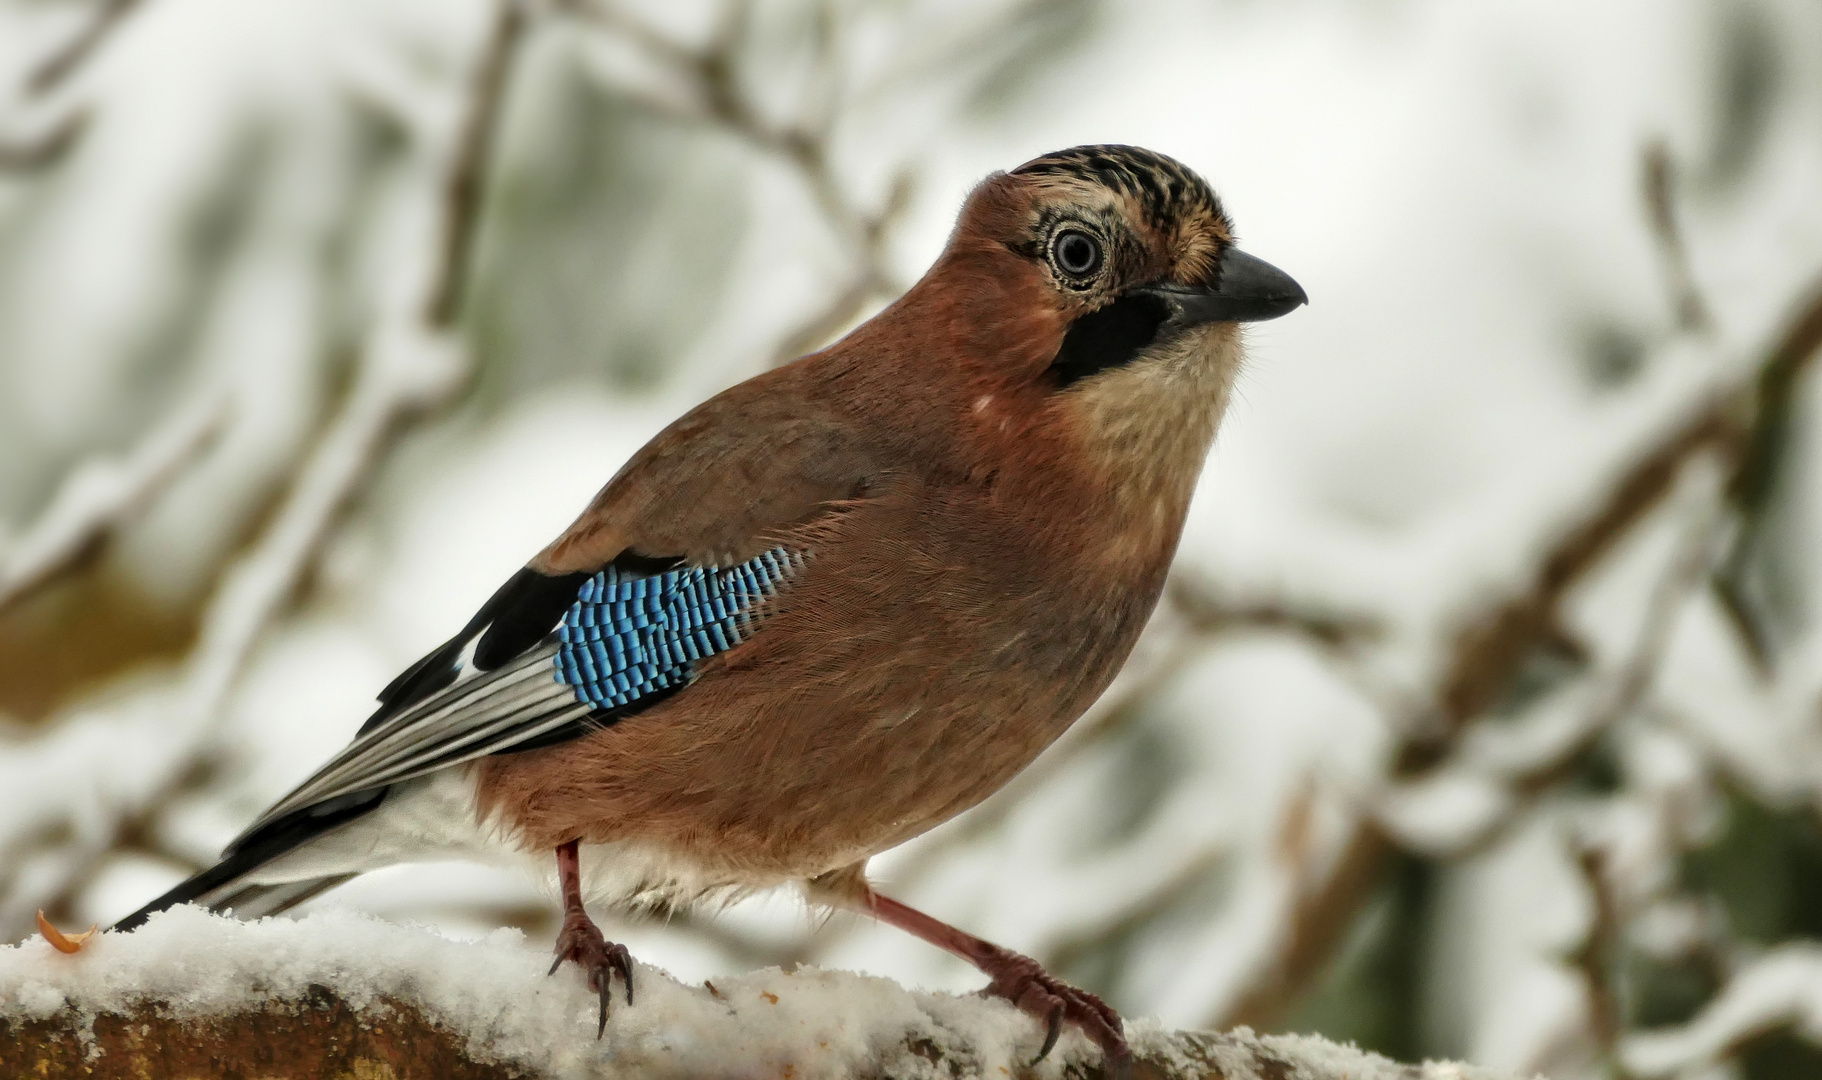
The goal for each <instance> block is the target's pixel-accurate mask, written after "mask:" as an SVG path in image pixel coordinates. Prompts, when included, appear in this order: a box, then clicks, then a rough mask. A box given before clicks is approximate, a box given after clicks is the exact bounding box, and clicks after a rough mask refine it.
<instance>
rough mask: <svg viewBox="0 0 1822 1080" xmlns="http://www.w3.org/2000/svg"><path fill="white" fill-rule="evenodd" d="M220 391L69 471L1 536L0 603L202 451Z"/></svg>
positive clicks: (220, 405)
mask: <svg viewBox="0 0 1822 1080" xmlns="http://www.w3.org/2000/svg"><path fill="white" fill-rule="evenodd" d="M227 413H228V402H227V399H226V398H225V396H224V395H222V394H221V393H219V392H214V391H211V392H207V393H204V394H201V395H199V396H197V397H196V398H195V399H193V400H190V401H186V402H185V403H183V405H182V406H181V407H179V408H178V409H177V410H176V411H174V412H173V413H172V414H171V415H170V416H169V417H168V418H166V419H165V421H164V422H163V423H162V424H160V425H159V426H157V427H155V428H153V429H152V431H151V432H150V433H149V434H147V436H146V437H145V438H144V439H143V440H141V441H140V443H139V445H138V446H136V447H134V448H133V449H132V450H131V451H130V452H129V453H127V454H126V455H125V456H124V457H123V458H120V459H117V460H116V459H108V458H99V459H95V460H90V461H85V462H83V463H82V464H80V465H78V466H76V468H74V469H72V470H71V471H70V474H69V475H68V476H67V477H66V478H65V479H64V481H63V484H62V486H61V487H59V488H58V490H57V494H56V495H55V496H54V497H52V499H51V501H50V505H48V506H47V507H45V510H44V513H43V514H42V515H40V517H39V519H38V520H37V521H35V522H33V523H32V524H30V525H28V526H27V527H26V528H24V529H22V530H20V532H19V534H18V535H17V536H14V537H12V538H10V539H8V540H4V542H0V610H5V608H6V607H7V606H8V605H9V604H12V603H14V602H15V601H17V600H18V599H19V598H20V597H22V596H25V595H26V594H27V593H29V592H31V591H32V590H33V589H35V588H37V587H38V586H40V585H42V584H44V583H45V582H46V581H47V580H49V579H50V578H51V577H52V576H53V575H55V574H57V573H58V572H60V571H62V570H65V569H67V568H68V567H70V566H71V565H72V564H74V563H76V562H78V561H79V560H81V559H82V558H83V557H84V556H85V555H87V554H89V553H90V552H92V551H93V550H94V549H95V546H96V545H98V544H100V543H102V542H104V541H105V540H106V539H107V537H108V535H109V534H110V533H111V532H113V531H114V530H116V529H118V528H120V526H121V525H122V524H124V523H125V522H126V521H128V520H130V519H131V518H132V517H133V516H134V515H136V514H138V513H140V512H141V511H143V510H144V509H145V508H146V507H147V506H148V505H149V504H150V503H151V502H152V501H153V500H155V499H157V498H158V497H159V495H160V494H162V493H163V492H164V491H165V489H166V488H168V487H169V486H170V485H171V484H172V483H173V482H174V481H176V480H177V478H178V477H179V476H181V475H182V473H183V471H184V469H185V468H187V467H188V466H189V465H190V464H191V463H192V462H194V461H195V460H196V459H197V458H199V457H200V456H202V455H203V454H204V453H206V452H207V451H208V449H209V447H210V445H211V444H212V443H213V442H214V440H215V438H216V436H218V435H219V434H220V433H221V430H222V426H223V424H224V422H225V421H226V420H227Z"/></svg>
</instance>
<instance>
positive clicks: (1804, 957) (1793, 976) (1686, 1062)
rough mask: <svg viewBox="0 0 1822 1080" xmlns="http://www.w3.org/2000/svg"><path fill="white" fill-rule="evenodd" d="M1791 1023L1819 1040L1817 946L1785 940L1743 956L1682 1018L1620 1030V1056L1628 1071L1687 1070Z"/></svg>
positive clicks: (1821, 972)
mask: <svg viewBox="0 0 1822 1080" xmlns="http://www.w3.org/2000/svg"><path fill="white" fill-rule="evenodd" d="M1782 1027H1793V1028H1795V1029H1796V1030H1798V1031H1799V1032H1801V1033H1802V1034H1803V1035H1804V1036H1806V1037H1807V1038H1809V1039H1811V1040H1812V1041H1818V1042H1822V948H1818V947H1817V946H1816V945H1814V944H1803V945H1785V946H1781V947H1779V948H1776V949H1773V950H1771V951H1770V952H1767V953H1766V954H1765V955H1763V956H1761V957H1758V958H1757V959H1755V960H1752V961H1749V962H1747V963H1746V964H1745V965H1744V966H1742V967H1741V968H1740V970H1739V971H1738V972H1736V973H1735V974H1734V975H1733V977H1732V978H1731V979H1729V980H1728V982H1727V985H1726V986H1724V987H1723V988H1722V989H1721V992H1720V993H1719V994H1718V995H1716V996H1715V998H1714V1000H1712V1001H1711V1002H1709V1003H1708V1005H1707V1006H1706V1007H1704V1008H1703V1009H1702V1011H1701V1013H1700V1014H1698V1015H1697V1016H1696V1017H1695V1018H1694V1019H1692V1020H1690V1021H1689V1022H1688V1023H1687V1024H1683V1025H1680V1026H1678V1027H1676V1028H1671V1029H1662V1030H1652V1031H1642V1032H1637V1033H1634V1034H1631V1035H1628V1036H1626V1038H1625V1041H1624V1042H1623V1043H1622V1044H1621V1045H1620V1047H1619V1055H1620V1060H1621V1062H1623V1064H1624V1065H1625V1067H1626V1069H1627V1070H1628V1071H1629V1072H1630V1073H1631V1074H1632V1075H1634V1076H1639V1077H1659V1076H1689V1075H1697V1074H1698V1070H1700V1069H1702V1068H1704V1067H1712V1066H1714V1065H1716V1064H1718V1063H1719V1062H1722V1061H1724V1060H1726V1059H1727V1058H1729V1057H1731V1056H1733V1055H1735V1054H1737V1053H1738V1052H1739V1051H1740V1050H1741V1048H1742V1047H1744V1046H1745V1045H1746V1044H1747V1043H1748V1042H1750V1041H1752V1040H1753V1039H1755V1038H1758V1037H1760V1036H1763V1035H1765V1034H1766V1033H1768V1032H1771V1031H1774V1030H1776V1029H1778V1028H1782Z"/></svg>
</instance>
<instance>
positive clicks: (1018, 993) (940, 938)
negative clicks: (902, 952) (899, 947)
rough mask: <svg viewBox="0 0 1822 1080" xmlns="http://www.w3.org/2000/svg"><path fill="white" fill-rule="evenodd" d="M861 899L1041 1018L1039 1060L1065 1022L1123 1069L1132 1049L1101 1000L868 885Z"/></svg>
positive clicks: (995, 992) (878, 914)
mask: <svg viewBox="0 0 1822 1080" xmlns="http://www.w3.org/2000/svg"><path fill="white" fill-rule="evenodd" d="M863 903H864V904H865V906H866V908H867V910H869V911H871V912H872V913H873V914H874V915H875V916H876V917H878V918H879V920H880V921H881V922H884V923H888V924H890V925H892V926H896V927H898V928H899V929H900V930H904V931H906V932H908V933H911V934H914V935H916V936H917V937H920V938H922V939H923V940H925V941H928V942H929V943H930V944H932V945H935V946H937V947H938V948H941V949H947V950H948V951H949V952H952V953H954V954H955V955H957V956H959V957H961V958H962V959H963V960H966V961H968V962H969V963H970V964H973V965H974V966H975V967H977V968H980V969H981V970H982V971H983V972H985V973H986V975H987V977H988V978H989V979H990V980H992V981H991V982H989V983H988V984H987V993H989V994H992V995H994V996H995V997H1003V998H1005V999H1006V1000H1007V1001H1010V1002H1012V1003H1013V1004H1014V1005H1017V1006H1018V1007H1019V1008H1021V1009H1023V1010H1025V1011H1026V1012H1028V1013H1030V1014H1031V1015H1033V1016H1036V1017H1038V1018H1039V1019H1041V1020H1043V1021H1045V1022H1046V1023H1047V1024H1048V1025H1049V1030H1048V1031H1046V1032H1045V1035H1044V1048H1043V1049H1042V1050H1039V1051H1038V1056H1037V1060H1038V1061H1042V1060H1043V1059H1044V1057H1045V1055H1047V1054H1049V1053H1050V1048H1051V1047H1053V1046H1055V1045H1056V1041H1057V1036H1058V1035H1059V1034H1060V1033H1061V1032H1062V1030H1063V1023H1064V1021H1069V1022H1071V1023H1074V1024H1075V1025H1077V1026H1078V1027H1080V1028H1081V1029H1082V1030H1083V1032H1085V1033H1086V1034H1087V1035H1088V1037H1089V1038H1091V1039H1093V1040H1094V1041H1095V1042H1096V1043H1098V1044H1099V1045H1100V1047H1101V1050H1102V1052H1103V1053H1105V1054H1106V1055H1107V1062H1108V1065H1109V1066H1110V1067H1111V1070H1112V1071H1124V1070H1125V1069H1126V1068H1127V1067H1128V1065H1129V1063H1130V1060H1131V1056H1132V1051H1131V1049H1130V1048H1128V1047H1127V1045H1126V1037H1125V1025H1124V1024H1122V1023H1121V1022H1120V1014H1119V1013H1117V1012H1114V1011H1113V1010H1112V1009H1111V1008H1109V1007H1108V1006H1107V1003H1106V1002H1104V1001H1102V1000H1101V999H1100V998H1098V997H1096V996H1094V995H1093V994H1091V993H1089V992H1088V991H1086V990H1078V989H1076V988H1075V987H1073V986H1071V985H1069V984H1068V983H1066V982H1064V981H1063V980H1061V979H1058V978H1056V977H1055V976H1053V975H1051V974H1050V973H1049V972H1047V971H1045V970H1044V969H1043V968H1042V967H1040V966H1039V965H1038V962H1037V961H1036V960H1033V959H1032V958H1031V957H1029V956H1022V955H1020V954H1018V953H1015V952H1013V951H1011V950H1010V949H1002V948H1000V947H999V946H998V945H995V944H993V943H992V942H990V941H983V940H981V939H980V938H977V937H975V936H974V935H973V934H970V933H967V932H966V931H963V930H957V929H956V928H955V927H953V926H950V925H949V924H948V923H945V922H939V921H937V920H936V919H932V918H931V917H930V916H928V915H925V914H924V913H923V912H921V911H919V910H917V909H916V908H913V907H907V906H906V905H904V904H901V903H899V902H898V901H897V900H894V899H892V898H891V897H889V896H881V895H880V894H879V893H876V892H874V891H873V890H871V889H868V890H867V892H866V895H865V899H864V901H863ZM1034 1064H1035V1062H1034Z"/></svg>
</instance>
